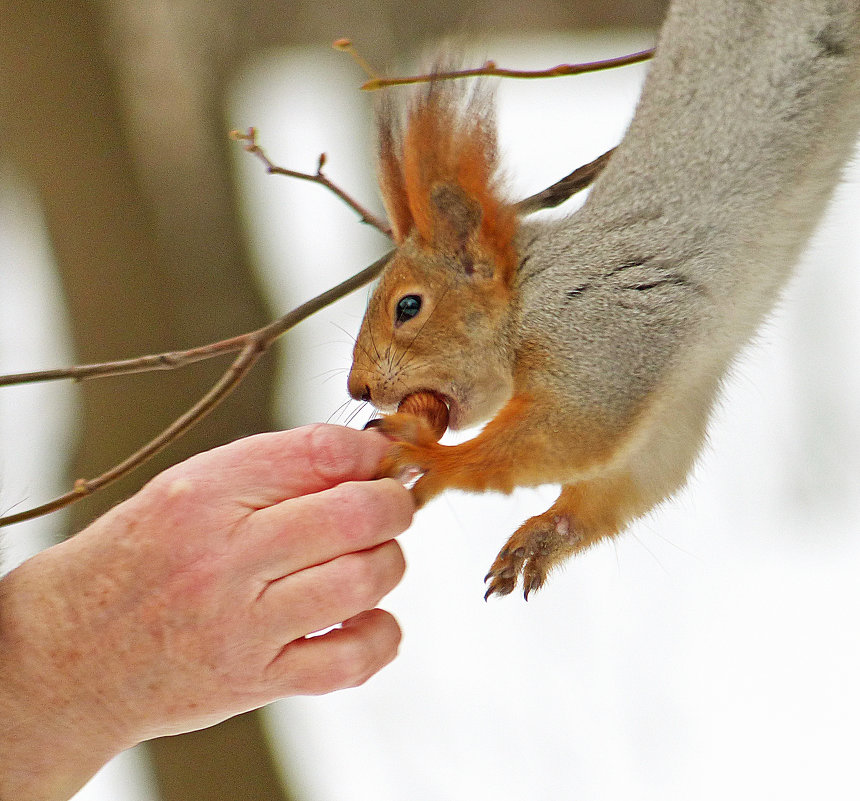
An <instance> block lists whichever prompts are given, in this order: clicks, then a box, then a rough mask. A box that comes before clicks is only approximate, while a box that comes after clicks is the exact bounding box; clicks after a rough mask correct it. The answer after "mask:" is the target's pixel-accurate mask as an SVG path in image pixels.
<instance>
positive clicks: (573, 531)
mask: <svg viewBox="0 0 860 801" xmlns="http://www.w3.org/2000/svg"><path fill="white" fill-rule="evenodd" d="M644 506H645V504H644V503H643V502H642V498H641V495H640V493H639V491H638V489H637V488H636V486H635V483H634V482H633V481H632V479H630V478H629V476H627V475H613V476H606V477H600V478H595V479H592V480H590V481H582V482H577V483H575V484H567V485H565V486H563V487H562V490H561V494H560V495H559V497H558V499H557V500H556V502H555V503H554V504H553V505H552V506H551V507H550V508H549V509H547V511H546V512H544V513H543V514H540V515H536V516H535V517H531V518H529V519H528V520H526V522H525V523H523V524H522V525H521V526H520V527H519V528H518V529H517V530H516V532H514V534H513V535H512V536H511V538H510V539H509V540H508V541H507V543H506V544H505V547H504V548H502V550H501V551H500V552H499V555H498V556H497V557H496V559H495V561H494V562H493V565H492V567H491V568H490V571H489V573H487V575H486V577H485V578H484V581H485V582H487V583H488V585H489V586H488V588H487V592H486V594H485V595H484V599H485V600H487V599H489V597H490V596H491V595H508V594H509V593H511V592H513V590H514V589H515V588H516V586H517V584H518V583H521V584H522V588H523V596H524V597H525V599H526V600H528V599H529V595H531V593H533V592H535V591H536V590H539V589H540V588H541V587H542V586H543V584H544V582H545V581H546V579H547V576H548V575H549V573H550V571H551V570H552V569H553V568H555V567H557V566H558V565H560V564H562V562H564V561H565V560H567V559H568V558H570V557H571V556H573V555H574V554H577V553H579V552H580V551H583V550H585V549H586V548H589V547H590V546H592V545H594V544H596V543H597V542H600V541H601V540H603V539H607V538H610V537H614V536H616V535H617V534H618V533H619V532H620V531H621V530H622V529H623V528H624V526H625V524H626V523H627V521H629V520H630V519H631V518H632V517H634V516H635V515H636V514H637V513H639V512H640V511H645V509H644V508H643V507H644ZM634 510H635V511H634Z"/></svg>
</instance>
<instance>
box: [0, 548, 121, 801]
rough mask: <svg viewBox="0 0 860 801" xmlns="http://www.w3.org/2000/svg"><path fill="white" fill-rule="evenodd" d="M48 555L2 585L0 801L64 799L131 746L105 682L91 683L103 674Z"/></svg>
mask: <svg viewBox="0 0 860 801" xmlns="http://www.w3.org/2000/svg"><path fill="white" fill-rule="evenodd" d="M61 547H62V546H55V548H61ZM53 550H54V549H49V550H48V551H45V552H43V553H42V554H39V555H37V556H36V557H34V558H33V559H31V560H29V561H28V562H25V563H24V564H23V565H21V566H20V567H19V568H17V569H16V570H13V571H12V572H11V573H10V574H9V575H7V576H5V577H4V578H3V579H2V580H0V719H2V720H3V727H2V729H0V801H7V799H12V798H27V799H33V800H34V801H36V799H45V801H48V799H63V798H68V797H70V796H71V795H72V794H74V793H75V792H76V791H77V790H78V789H79V788H80V787H81V786H83V784H85V783H86V782H87V781H88V780H89V778H90V777H91V776H92V775H93V774H94V773H95V772H96V771H97V770H98V769H99V768H100V767H101V766H102V765H104V764H105V762H107V761H108V760H109V759H111V758H112V757H113V756H115V755H116V754H117V753H119V752H120V751H121V750H123V749H124V748H126V747H128V746H130V745H132V744H133V742H132V740H133V738H131V737H128V736H125V735H124V733H123V732H122V731H121V727H120V726H118V725H117V721H116V720H114V719H113V718H112V717H111V714H110V712H109V709H110V703H109V699H108V697H106V695H105V694H103V693H104V691H103V690H102V687H109V686H110V682H109V680H108V681H106V682H93V681H92V677H93V675H96V676H97V675H99V673H100V672H101V670H103V669H104V666H101V665H99V664H97V662H96V661H94V660H93V657H94V656H95V654H94V651H93V648H92V646H93V633H92V632H89V631H87V628H86V621H82V620H81V619H80V615H79V613H78V612H79V610H75V609H74V608H72V606H71V604H69V602H68V601H67V596H66V594H65V593H64V584H65V585H66V586H68V582H69V580H70V579H71V578H72V577H71V576H70V575H69V571H57V570H56V568H57V567H58V566H59V563H58V562H57V560H55V559H54V555H53V553H52V552H53Z"/></svg>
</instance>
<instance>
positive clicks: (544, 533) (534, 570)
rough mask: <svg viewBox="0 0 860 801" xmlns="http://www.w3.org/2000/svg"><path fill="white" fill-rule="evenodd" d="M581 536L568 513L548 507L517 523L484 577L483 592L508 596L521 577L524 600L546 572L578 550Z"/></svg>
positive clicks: (542, 581) (580, 545) (536, 587)
mask: <svg viewBox="0 0 860 801" xmlns="http://www.w3.org/2000/svg"><path fill="white" fill-rule="evenodd" d="M583 542H584V538H583V537H582V535H581V534H580V532H578V531H577V529H576V526H575V524H574V521H573V520H572V519H571V517H570V516H569V515H559V514H555V513H553V511H552V510H550V511H548V512H545V513H544V514H542V515H537V516H536V517H532V518H530V519H529V520H527V521H526V522H525V523H523V525H521V526H520V527H519V528H518V529H517V531H516V532H514V534H513V536H512V537H511V538H510V539H509V540H508V541H507V543H506V544H505V547H504V548H502V550H501V551H500V552H499V555H498V556H497V557H496V560H495V561H494V562H493V566H492V567H491V568H490V572H489V573H487V575H486V576H485V577H484V581H485V582H489V587H488V588H487V592H486V594H485V595H484V600H487V599H488V598H489V597H490V596H491V595H508V594H509V593H511V592H513V590H514V588H515V587H516V586H517V583H518V581H519V580H520V577H522V586H523V596H524V597H525V599H526V600H528V599H529V595H530V594H531V593H532V592H534V591H535V590H538V589H540V588H541V587H542V586H543V583H544V582H545V581H546V577H547V575H548V574H549V571H550V570H551V569H552V568H553V567H555V566H556V565H558V564H560V563H561V562H562V561H564V560H565V559H566V558H567V557H568V556H570V555H571V554H573V553H575V552H576V551H577V550H579V549H580V548H581V547H582V545H583Z"/></svg>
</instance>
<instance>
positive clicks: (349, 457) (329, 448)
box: [304, 423, 358, 483]
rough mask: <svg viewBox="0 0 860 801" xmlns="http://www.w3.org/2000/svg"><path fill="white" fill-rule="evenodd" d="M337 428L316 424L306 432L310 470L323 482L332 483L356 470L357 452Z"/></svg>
mask: <svg viewBox="0 0 860 801" xmlns="http://www.w3.org/2000/svg"><path fill="white" fill-rule="evenodd" d="M344 430H345V429H339V428H338V427H336V426H329V425H324V424H322V423H316V424H314V425H310V426H308V427H307V428H306V429H305V430H304V433H305V437H306V447H307V454H308V466H309V469H310V470H311V471H312V472H313V473H314V475H316V476H317V478H319V479H320V480H321V481H323V482H326V483H328V482H332V481H336V480H338V479H339V478H341V477H342V476H343V475H345V474H348V473H349V472H351V471H352V470H353V469H354V468H355V464H356V461H357V456H358V454H357V452H356V450H355V448H353V447H351V446H350V444H349V443H348V441H347V439H346V437H344V434H343V431H344Z"/></svg>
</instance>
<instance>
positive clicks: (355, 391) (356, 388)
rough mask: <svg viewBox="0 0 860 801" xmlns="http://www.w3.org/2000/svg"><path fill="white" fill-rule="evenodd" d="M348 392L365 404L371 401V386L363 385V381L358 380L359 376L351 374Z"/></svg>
mask: <svg viewBox="0 0 860 801" xmlns="http://www.w3.org/2000/svg"><path fill="white" fill-rule="evenodd" d="M347 390H348V391H349V394H350V395H351V396H352V397H353V398H355V399H356V400H360V401H365V402H367V401H369V400H371V393H370V385H369V384H363V383H361V381H359V380H358V378H357V376H356V375H355V374H354V373H350V375H349V381H348V382H347Z"/></svg>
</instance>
